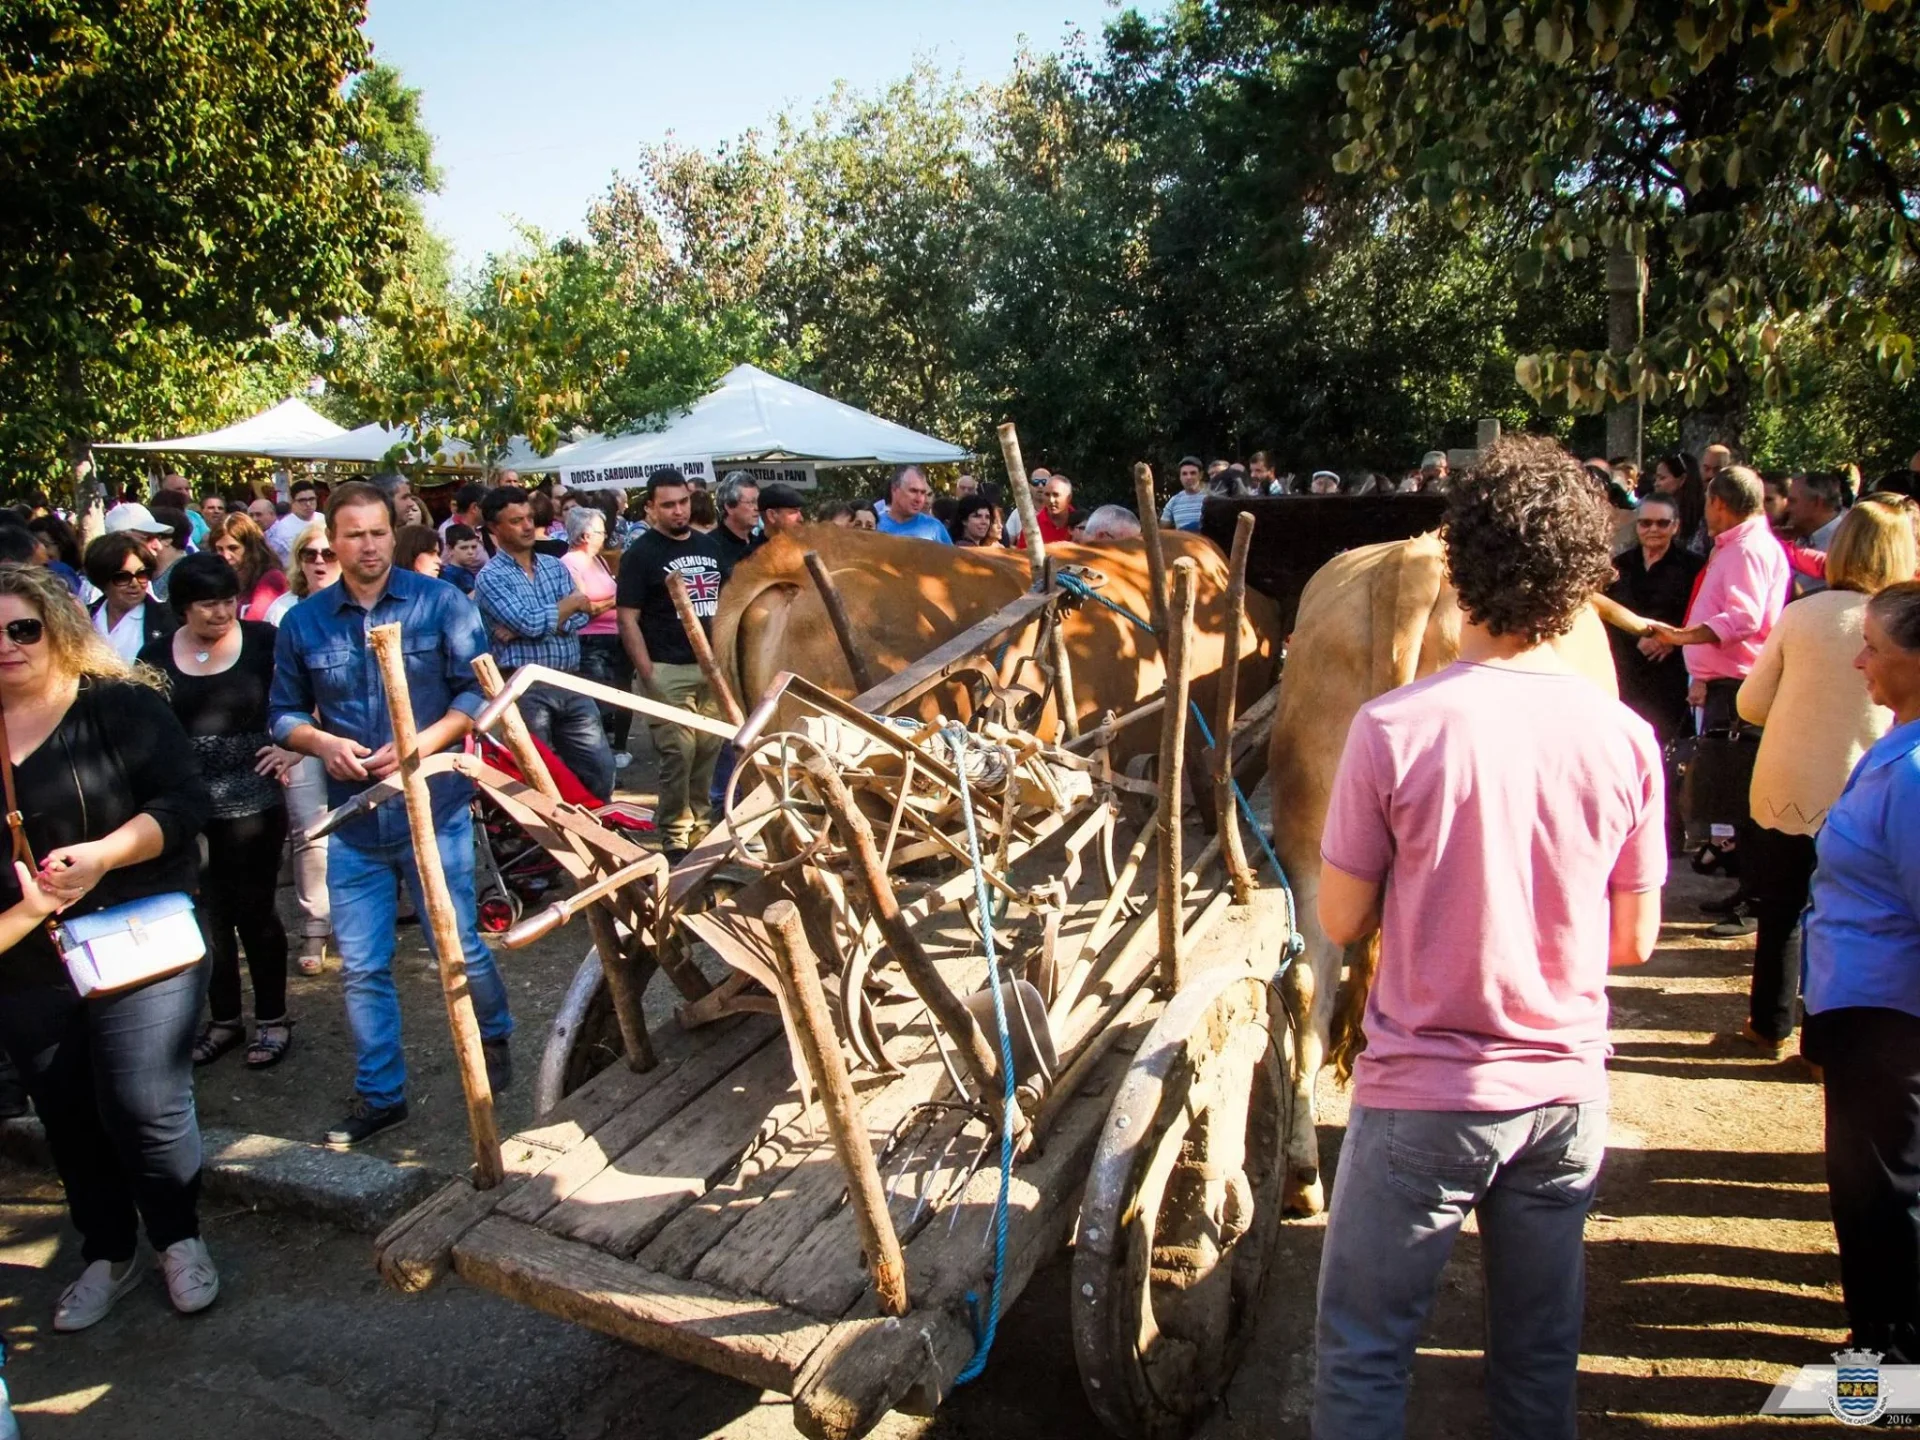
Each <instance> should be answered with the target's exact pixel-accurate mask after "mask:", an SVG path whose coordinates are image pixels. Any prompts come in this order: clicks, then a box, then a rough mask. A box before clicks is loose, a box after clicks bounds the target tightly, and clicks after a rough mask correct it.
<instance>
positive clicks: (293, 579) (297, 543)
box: [287, 516, 333, 600]
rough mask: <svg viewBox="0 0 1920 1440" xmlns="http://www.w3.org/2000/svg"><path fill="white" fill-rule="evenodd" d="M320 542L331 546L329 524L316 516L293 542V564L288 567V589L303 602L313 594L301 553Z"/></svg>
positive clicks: (321, 517)
mask: <svg viewBox="0 0 1920 1440" xmlns="http://www.w3.org/2000/svg"><path fill="white" fill-rule="evenodd" d="M316 540H318V541H319V542H320V543H321V545H322V546H331V545H332V544H333V542H332V541H331V540H330V539H328V538H327V522H326V519H325V517H324V516H315V517H314V520H313V523H312V524H310V525H308V526H307V528H306V529H304V530H302V531H301V532H300V533H299V534H298V535H296V536H295V537H294V540H293V563H292V564H291V565H289V566H288V567H287V588H288V589H290V590H292V591H293V593H294V594H296V595H298V596H299V597H300V598H301V599H302V600H304V599H306V598H307V596H309V595H311V594H312V593H313V592H312V591H311V590H309V589H308V588H307V567H306V566H304V565H302V564H301V563H300V552H301V551H302V550H304V549H306V548H307V546H309V545H311V544H312V543H313V542H314V541H316Z"/></svg>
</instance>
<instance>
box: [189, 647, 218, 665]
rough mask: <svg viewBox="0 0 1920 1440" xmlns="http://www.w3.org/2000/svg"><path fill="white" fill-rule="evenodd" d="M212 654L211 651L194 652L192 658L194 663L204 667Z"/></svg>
mask: <svg viewBox="0 0 1920 1440" xmlns="http://www.w3.org/2000/svg"><path fill="white" fill-rule="evenodd" d="M212 654H213V652H212V651H211V650H196V651H194V652H193V658H194V660H195V662H196V663H198V664H201V665H204V664H206V663H207V659H208V657H209V656H211V655H212Z"/></svg>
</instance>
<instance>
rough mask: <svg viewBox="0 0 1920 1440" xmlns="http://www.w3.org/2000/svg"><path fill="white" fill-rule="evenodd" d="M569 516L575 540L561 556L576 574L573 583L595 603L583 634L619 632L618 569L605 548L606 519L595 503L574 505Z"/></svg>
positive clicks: (569, 525)
mask: <svg viewBox="0 0 1920 1440" xmlns="http://www.w3.org/2000/svg"><path fill="white" fill-rule="evenodd" d="M575 516H578V517H580V518H578V519H575V518H574V517H575ZM567 518H568V522H569V523H568V525H567V529H568V532H569V538H570V539H571V540H572V541H573V543H572V544H571V545H570V546H568V547H567V553H566V554H564V555H562V556H561V557H560V563H561V564H563V565H565V566H566V567H567V569H568V571H569V572H571V574H572V575H573V583H574V584H576V585H578V586H579V587H580V589H581V591H582V592H583V593H584V594H585V595H586V597H587V599H589V600H591V601H592V602H593V618H592V619H591V620H589V621H587V623H586V625H585V626H583V627H582V628H581V630H580V631H579V633H580V634H582V635H618V634H619V633H620V619H619V615H618V613H617V612H616V611H615V609H614V605H613V598H614V595H613V592H614V572H613V571H612V570H611V569H609V568H608V566H607V557H606V555H605V553H604V552H603V550H602V549H601V547H602V546H603V545H605V544H606V540H607V522H606V519H605V517H604V516H602V515H601V514H600V512H599V511H598V510H596V509H594V508H593V507H592V506H591V505H576V506H574V507H573V508H572V510H571V512H570V513H569V515H568V517H567ZM615 563H616V564H617V563H618V561H617V560H616V561H615Z"/></svg>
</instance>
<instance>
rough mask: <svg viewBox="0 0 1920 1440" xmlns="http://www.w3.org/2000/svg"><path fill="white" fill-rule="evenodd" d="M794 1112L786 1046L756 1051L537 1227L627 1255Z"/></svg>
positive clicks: (797, 1103)
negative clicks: (763, 1135)
mask: <svg viewBox="0 0 1920 1440" xmlns="http://www.w3.org/2000/svg"><path fill="white" fill-rule="evenodd" d="M801 1109H802V1105H801V1100H800V1091H799V1087H798V1085H796V1084H795V1082H794V1077H793V1063H792V1061H791V1059H790V1058H789V1057H788V1055H787V1050H786V1047H785V1046H784V1045H776V1044H767V1045H763V1046H761V1047H760V1048H759V1049H758V1050H756V1051H755V1052H754V1053H753V1054H752V1055H750V1056H749V1057H748V1058H747V1059H745V1060H744V1061H742V1062H741V1063H740V1064H739V1065H736V1066H735V1067H734V1068H733V1069H732V1070H730V1071H728V1072H727V1074H726V1075H725V1076H724V1077H723V1078H722V1079H721V1080H720V1081H719V1083H718V1084H715V1085H713V1086H712V1087H710V1088H709V1089H708V1090H706V1091H705V1093H703V1094H702V1095H701V1096H700V1097H699V1098H698V1100H697V1101H695V1102H694V1103H692V1104H689V1105H687V1106H686V1107H685V1108H683V1109H681V1110H680V1111H679V1112H678V1113H676V1114H675V1115H673V1116H672V1117H671V1118H670V1119H667V1120H665V1121H664V1122H662V1123H661V1124H660V1125H659V1126H657V1127H654V1128H652V1129H651V1130H650V1131H649V1132H648V1134H647V1135H646V1136H645V1138H643V1139H642V1140H640V1141H639V1142H638V1143H637V1144H635V1145H633V1146H632V1147H630V1148H629V1149H628V1150H626V1151H625V1152H624V1153H622V1154H621V1155H619V1156H618V1157H617V1158H615V1160H614V1161H613V1163H612V1164H610V1165H607V1166H606V1167H604V1168H603V1169H602V1170H601V1171H600V1172H599V1173H598V1174H596V1175H594V1176H593V1177H592V1178H591V1179H590V1180H588V1181H587V1183H586V1184H584V1185H582V1186H581V1187H580V1188H579V1189H578V1190H576V1191H575V1192H574V1193H573V1194H572V1195H570V1196H568V1197H567V1199H565V1200H564V1201H562V1202H561V1203H560V1204H559V1205H556V1206H555V1207H554V1208H553V1209H552V1210H551V1211H549V1212H548V1213H547V1214H545V1215H543V1216H542V1217H541V1218H540V1227H541V1228H542V1229H543V1230H546V1231H549V1232H550V1233H552V1234H555V1235H560V1236H564V1237H566V1238H568V1239H573V1240H583V1241H585V1242H587V1243H588V1244H591V1245H598V1246H599V1247H600V1248H601V1249H603V1250H606V1251H608V1252H609V1253H610V1254H614V1255H620V1256H623V1257H631V1256H633V1255H634V1254H635V1253H637V1252H638V1251H639V1250H640V1248H641V1247H642V1246H644V1245H645V1244H646V1243H647V1242H648V1241H649V1240H651V1239H652V1238H653V1237H654V1236H655V1235H657V1234H658V1233H659V1232H660V1231H661V1229H663V1228H664V1227H665V1226H666V1224H667V1222H668V1221H669V1220H671V1219H673V1217H674V1216H675V1215H677V1214H679V1213H680V1211H682V1210H683V1209H685V1208H686V1207H687V1206H688V1205H690V1204H692V1203H693V1202H694V1201H695V1200H697V1199H699V1198H700V1197H701V1196H702V1195H704V1194H706V1193H707V1191H708V1190H709V1189H710V1188H711V1187H712V1186H713V1185H715V1184H716V1183H718V1182H719V1180H720V1179H721V1177H723V1176H724V1175H726V1174H728V1173H729V1172H731V1171H732V1170H733V1169H734V1168H735V1167H736V1166H737V1165H738V1164H739V1163H740V1161H741V1160H742V1158H744V1157H745V1156H746V1155H748V1154H749V1153H751V1152H752V1151H753V1150H754V1149H755V1148H756V1147H757V1146H758V1144H759V1142H760V1138H761V1136H762V1134H764V1133H770V1132H772V1131H777V1130H778V1129H779V1128H781V1127H782V1126H784V1125H787V1124H790V1123H791V1122H792V1121H794V1120H797V1119H799V1117H800V1113H801ZM608 1128H609V1129H611V1128H612V1127H608Z"/></svg>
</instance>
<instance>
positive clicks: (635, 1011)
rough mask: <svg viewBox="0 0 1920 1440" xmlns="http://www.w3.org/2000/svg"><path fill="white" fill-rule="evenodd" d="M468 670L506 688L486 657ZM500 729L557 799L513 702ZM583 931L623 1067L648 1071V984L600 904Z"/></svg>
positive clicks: (484, 682) (525, 772)
mask: <svg viewBox="0 0 1920 1440" xmlns="http://www.w3.org/2000/svg"><path fill="white" fill-rule="evenodd" d="M473 673H474V676H475V678H476V679H478V680H479V681H480V691H481V693H482V694H484V695H485V696H486V697H487V698H488V699H489V700H491V699H492V698H493V697H494V696H496V695H498V694H499V693H500V692H501V691H502V690H504V689H505V688H506V680H505V679H504V678H503V677H502V676H501V674H500V666H499V665H498V664H497V663H496V662H495V661H494V658H493V656H491V655H481V656H478V657H477V658H476V659H475V660H474V662H473ZM500 729H501V731H502V734H503V738H504V739H505V740H506V742H507V749H508V750H510V751H511V752H513V758H514V763H516V764H517V765H519V767H520V773H521V775H522V776H523V777H525V779H526V782H527V783H528V784H529V785H531V786H532V787H533V788H534V789H535V790H537V791H539V792H540V793H541V794H542V795H544V796H546V797H547V798H548V799H549V800H553V801H556V802H557V801H558V800H559V799H560V787H559V786H558V785H556V784H555V783H554V779H553V772H552V771H551V770H549V769H547V762H546V760H545V759H544V758H543V757H542V756H541V754H540V752H539V750H538V749H536V748H535V747H534V743H533V735H532V734H531V733H530V732H529V731H528V729H527V722H526V721H525V720H524V719H522V718H521V716H520V707H519V706H518V705H509V706H508V707H507V709H506V713H505V714H504V715H503V716H502V717H501V720H500ZM575 848H576V849H578V850H581V851H582V852H583V853H585V847H583V846H580V845H578V844H576V845H575ZM587 859H588V860H589V861H590V862H591V861H592V859H593V857H592V856H591V855H590V854H589V855H587ZM587 929H588V931H589V932H590V933H591V934H592V936H593V948H594V949H595V950H596V951H597V952H598V953H599V956H600V973H601V974H602V975H603V976H605V977H606V981H607V996H608V998H609V999H611V1000H612V1001H613V1015H614V1019H616V1020H617V1021H619V1023H620V1041H621V1044H622V1046H623V1047H624V1048H625V1050H626V1053H627V1068H628V1069H629V1070H651V1069H652V1068H653V1067H654V1066H655V1065H657V1064H659V1063H660V1062H659V1057H658V1056H656V1055H655V1054H654V1050H653V1039H652V1037H651V1036H649V1035H648V1034H647V1020H646V1013H645V1011H644V1010H642V1008H641V1004H640V997H641V995H642V994H643V993H644V992H645V990H646V988H647V977H646V974H645V972H644V970H642V969H641V968H640V967H639V966H637V965H636V964H634V962H633V959H632V957H631V956H630V955H629V954H628V953H627V950H626V947H625V946H623V945H622V944H621V943H620V931H619V929H618V927H616V926H615V925H614V923H613V916H612V914H611V913H610V912H609V911H608V909H607V907H606V906H605V905H599V904H596V905H590V906H588V907H587Z"/></svg>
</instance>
